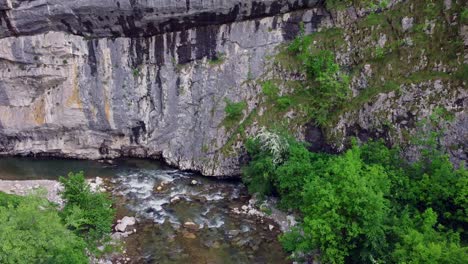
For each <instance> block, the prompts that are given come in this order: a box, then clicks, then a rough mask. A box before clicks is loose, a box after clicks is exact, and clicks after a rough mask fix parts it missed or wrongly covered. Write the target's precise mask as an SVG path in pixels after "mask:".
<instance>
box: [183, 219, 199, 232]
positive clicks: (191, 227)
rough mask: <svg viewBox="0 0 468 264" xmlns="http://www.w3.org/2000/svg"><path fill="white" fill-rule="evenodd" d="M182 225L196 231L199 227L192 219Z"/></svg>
mask: <svg viewBox="0 0 468 264" xmlns="http://www.w3.org/2000/svg"><path fill="white" fill-rule="evenodd" d="M184 227H185V228H187V229H190V230H192V231H197V230H198V229H199V228H200V227H199V226H198V225H197V224H195V223H194V222H192V221H187V222H185V223H184Z"/></svg>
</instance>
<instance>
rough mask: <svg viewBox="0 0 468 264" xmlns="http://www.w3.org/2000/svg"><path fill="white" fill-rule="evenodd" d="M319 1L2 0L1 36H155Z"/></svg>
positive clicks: (285, 10)
mask: <svg viewBox="0 0 468 264" xmlns="http://www.w3.org/2000/svg"><path fill="white" fill-rule="evenodd" d="M317 2H319V1H318V0H261V1H254V0H209V1H208V0H78V1H77V0H0V37H5V36H18V35H32V34H38V33H43V32H48V31H64V32H68V33H71V34H75V35H82V36H93V37H119V36H127V37H138V36H153V35H156V34H162V33H166V32H173V31H180V30H184V29H185V30H186V29H190V28H194V27H200V26H207V25H214V24H218V25H219V24H226V23H232V22H235V21H243V20H248V19H255V18H262V17H267V16H274V15H278V14H283V13H287V12H291V11H296V10H301V9H306V8H311V7H314V6H315V5H316V4H317Z"/></svg>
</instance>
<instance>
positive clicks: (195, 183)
mask: <svg viewBox="0 0 468 264" xmlns="http://www.w3.org/2000/svg"><path fill="white" fill-rule="evenodd" d="M190 184H191V185H197V184H198V181H197V180H192V181H191V182H190Z"/></svg>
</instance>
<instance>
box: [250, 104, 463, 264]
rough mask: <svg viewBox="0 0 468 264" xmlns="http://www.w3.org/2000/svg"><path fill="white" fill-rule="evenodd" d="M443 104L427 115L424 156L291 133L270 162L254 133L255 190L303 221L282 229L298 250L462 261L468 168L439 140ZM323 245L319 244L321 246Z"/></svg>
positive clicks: (373, 259) (380, 259)
mask: <svg viewBox="0 0 468 264" xmlns="http://www.w3.org/2000/svg"><path fill="white" fill-rule="evenodd" d="M450 118H451V117H450V115H447V112H446V111H444V110H443V109H436V110H435V111H434V114H433V115H431V116H430V118H428V119H427V120H425V121H424V122H422V123H423V124H424V125H421V126H420V128H419V129H420V131H421V132H420V133H418V135H419V140H418V141H415V142H416V143H417V144H418V145H419V146H420V154H421V155H420V158H419V159H418V160H417V161H415V162H412V163H408V162H406V161H405V160H404V159H403V158H402V156H403V155H402V152H404V149H399V148H388V147H386V146H385V145H384V144H383V142H381V141H377V142H368V143H366V144H364V145H362V146H357V145H354V146H353V147H352V148H351V149H350V150H348V151H346V152H345V153H344V154H340V155H326V154H319V153H311V152H309V151H308V150H307V149H306V147H305V146H304V145H303V144H301V143H299V142H297V141H294V140H292V139H288V144H287V147H288V148H287V150H286V151H285V153H286V154H285V156H284V158H283V159H282V160H281V162H279V163H275V162H273V158H272V155H271V153H269V152H267V151H265V150H264V149H262V148H261V142H259V141H258V140H250V141H249V144H248V149H247V150H248V152H249V154H250V156H251V158H252V160H251V161H250V163H249V165H248V166H246V167H245V168H244V169H243V172H244V174H243V179H244V181H245V182H246V184H247V186H248V187H249V191H251V192H261V193H262V194H266V195H278V196H279V197H280V205H281V206H282V207H284V208H288V209H293V210H296V211H298V212H299V213H300V215H301V216H302V217H303V218H302V223H301V224H300V225H299V226H298V227H297V228H296V229H295V230H292V231H291V232H289V233H286V234H285V235H283V236H282V237H281V242H282V244H283V246H284V248H285V249H286V250H288V251H291V252H294V253H295V255H296V256H304V253H305V256H306V257H307V256H308V254H311V253H312V252H319V256H320V258H321V260H322V261H323V262H325V263H461V262H462V260H465V259H466V258H467V254H468V248H467V247H466V246H465V245H466V243H467V239H468V233H467V230H466V227H467V223H468V173H467V171H466V169H465V168H464V166H463V165H462V166H460V167H459V168H458V169H456V168H454V166H453V165H452V164H451V162H450V161H449V159H448V156H447V155H446V154H445V153H444V151H443V149H442V148H441V147H440V143H439V137H440V135H441V134H442V133H443V128H444V122H445V121H444V120H446V119H450ZM316 250H318V251H316Z"/></svg>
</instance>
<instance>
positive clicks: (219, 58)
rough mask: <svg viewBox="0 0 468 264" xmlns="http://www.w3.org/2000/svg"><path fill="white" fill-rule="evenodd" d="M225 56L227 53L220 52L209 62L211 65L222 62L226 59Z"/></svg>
mask: <svg viewBox="0 0 468 264" xmlns="http://www.w3.org/2000/svg"><path fill="white" fill-rule="evenodd" d="M225 56H226V55H225V54H224V53H221V52H218V53H216V55H215V56H214V57H213V58H212V59H211V60H209V61H208V63H209V64H211V65H219V64H222V63H223V62H224V60H225Z"/></svg>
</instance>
